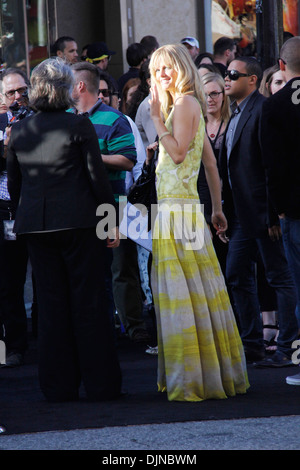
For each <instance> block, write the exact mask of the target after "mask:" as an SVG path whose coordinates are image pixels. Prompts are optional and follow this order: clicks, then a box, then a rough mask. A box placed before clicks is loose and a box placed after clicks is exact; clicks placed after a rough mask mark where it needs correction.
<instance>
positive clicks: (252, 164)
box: [219, 57, 297, 367]
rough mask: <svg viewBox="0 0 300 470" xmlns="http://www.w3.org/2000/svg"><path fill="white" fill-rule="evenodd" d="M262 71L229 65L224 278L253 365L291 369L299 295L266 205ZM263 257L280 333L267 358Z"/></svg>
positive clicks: (252, 65)
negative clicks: (260, 278) (258, 265)
mask: <svg viewBox="0 0 300 470" xmlns="http://www.w3.org/2000/svg"><path fill="white" fill-rule="evenodd" d="M261 75H262V72H261V68H260V65H259V64H258V62H257V61H256V60H255V59H252V58H249V57H241V58H239V59H235V60H234V61H232V62H231V63H230V64H229V67H228V70H227V72H226V77H225V93H226V94H227V95H228V96H230V97H231V98H234V99H235V107H236V108H235V110H234V112H233V114H232V118H231V120H230V122H229V124H228V126H227V129H226V135H225V137H224V141H223V143H224V145H223V148H222V151H221V155H220V162H219V163H220V173H221V177H222V180H223V194H224V212H225V214H226V216H227V219H228V226H229V232H228V236H229V250H228V256H227V266H226V277H227V281H228V283H229V286H230V289H231V292H232V295H233V299H234V304H235V309H236V312H237V314H238V321H239V325H240V332H241V338H242V341H243V344H244V348H245V353H246V358H247V359H248V361H249V362H253V361H260V360H261V362H259V363H258V364H259V365H261V366H270V367H283V366H287V365H291V364H292V362H291V354H292V343H293V341H294V340H295V339H296V338H297V321H296V316H295V308H296V293H295V287H294V284H293V281H292V278H291V275H290V271H289V268H288V265H287V261H286V258H285V254H284V249H283V244H282V240H281V236H280V228H279V221H278V217H277V215H276V213H275V211H274V210H273V209H272V207H271V205H270V204H269V203H268V198H267V187H266V186H267V185H266V176H265V170H264V167H263V161H262V151H261V146H260V142H259V122H260V116H261V109H262V105H263V102H264V100H265V98H264V97H263V96H262V95H261V94H260V93H259V92H258V90H257V88H258V84H259V81H260V79H261ZM258 251H259V252H260V255H261V257H262V260H263V263H264V266H265V272H266V278H267V280H268V282H269V284H270V285H271V286H272V287H274V289H275V291H276V296H277V303H278V320H279V329H280V333H279V336H278V341H277V345H278V346H277V351H276V352H275V353H274V355H273V356H271V358H269V359H264V347H263V332H262V322H261V317H260V305H259V301H258V296H257V288H256V275H255V262H256V255H257V252H258Z"/></svg>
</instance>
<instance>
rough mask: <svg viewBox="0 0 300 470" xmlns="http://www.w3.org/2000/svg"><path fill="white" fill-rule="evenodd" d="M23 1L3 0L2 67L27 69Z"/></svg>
mask: <svg viewBox="0 0 300 470" xmlns="http://www.w3.org/2000/svg"><path fill="white" fill-rule="evenodd" d="M22 3H23V2H20V1H19V0H8V1H3V0H2V1H1V2H0V6H1V10H0V15H1V17H0V41H1V44H0V47H1V69H2V70H3V69H5V68H7V67H20V68H22V69H23V70H24V71H25V72H26V71H27V70H26V48H25V30H24V10H23V5H22Z"/></svg>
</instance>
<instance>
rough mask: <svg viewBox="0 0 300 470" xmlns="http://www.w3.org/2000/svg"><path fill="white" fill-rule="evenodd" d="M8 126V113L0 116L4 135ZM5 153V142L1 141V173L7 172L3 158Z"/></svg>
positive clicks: (0, 125)
mask: <svg viewBox="0 0 300 470" xmlns="http://www.w3.org/2000/svg"><path fill="white" fill-rule="evenodd" d="M7 124H8V117H7V113H2V114H0V131H2V132H3V134H4V132H5V128H6V127H7ZM3 151H4V140H0V171H4V170H6V159H5V158H2V157H3Z"/></svg>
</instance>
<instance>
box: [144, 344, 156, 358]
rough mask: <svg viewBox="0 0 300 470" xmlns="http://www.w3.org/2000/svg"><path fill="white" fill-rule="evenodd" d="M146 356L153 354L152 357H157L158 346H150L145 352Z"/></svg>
mask: <svg viewBox="0 0 300 470" xmlns="http://www.w3.org/2000/svg"><path fill="white" fill-rule="evenodd" d="M145 353H146V354H151V355H152V356H157V355H158V346H153V347H152V346H148V348H147V349H146V351H145Z"/></svg>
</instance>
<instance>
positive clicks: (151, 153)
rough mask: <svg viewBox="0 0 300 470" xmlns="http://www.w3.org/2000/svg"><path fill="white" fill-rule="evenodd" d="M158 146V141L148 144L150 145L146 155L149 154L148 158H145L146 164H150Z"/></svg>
mask: <svg viewBox="0 0 300 470" xmlns="http://www.w3.org/2000/svg"><path fill="white" fill-rule="evenodd" d="M157 147H158V142H153V144H150V145H148V147H147V148H146V155H147V157H146V160H145V162H146V165H149V163H150V161H151V160H152V158H153V156H154V152H155V150H156V149H157Z"/></svg>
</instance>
